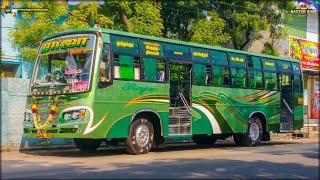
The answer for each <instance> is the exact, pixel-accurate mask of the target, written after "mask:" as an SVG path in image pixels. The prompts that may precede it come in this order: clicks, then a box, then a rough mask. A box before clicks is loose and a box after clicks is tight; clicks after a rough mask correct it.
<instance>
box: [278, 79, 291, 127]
mask: <svg viewBox="0 0 320 180" xmlns="http://www.w3.org/2000/svg"><path fill="white" fill-rule="evenodd" d="M280 89H281V92H280V93H281V98H280V99H281V103H280V132H292V131H293V86H292V76H290V75H284V74H281V75H280Z"/></svg>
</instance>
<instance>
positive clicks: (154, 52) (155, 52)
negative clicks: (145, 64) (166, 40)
mask: <svg viewBox="0 0 320 180" xmlns="http://www.w3.org/2000/svg"><path fill="white" fill-rule="evenodd" d="M139 42H140V43H139V44H140V52H141V54H142V55H143V56H152V57H155V58H158V57H163V55H164V53H163V45H162V43H160V42H156V41H148V40H140V41H139Z"/></svg>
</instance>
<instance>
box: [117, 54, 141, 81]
mask: <svg viewBox="0 0 320 180" xmlns="http://www.w3.org/2000/svg"><path fill="white" fill-rule="evenodd" d="M114 77H115V78H120V79H128V80H139V79H140V65H139V58H134V57H132V56H124V55H115V56H114Z"/></svg>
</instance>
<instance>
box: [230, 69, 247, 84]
mask: <svg viewBox="0 0 320 180" xmlns="http://www.w3.org/2000/svg"><path fill="white" fill-rule="evenodd" d="M231 76H232V81H231V83H232V87H237V88H245V87H247V71H246V70H245V69H239V68H231Z"/></svg>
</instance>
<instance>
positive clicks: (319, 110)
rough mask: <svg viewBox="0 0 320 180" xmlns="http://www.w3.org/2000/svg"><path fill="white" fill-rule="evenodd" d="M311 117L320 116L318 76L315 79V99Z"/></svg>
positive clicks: (312, 104) (319, 82) (317, 117)
mask: <svg viewBox="0 0 320 180" xmlns="http://www.w3.org/2000/svg"><path fill="white" fill-rule="evenodd" d="M311 118H312V119H319V118H320V81H319V79H318V78H315V79H314V99H312V102H311Z"/></svg>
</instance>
